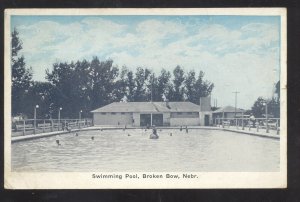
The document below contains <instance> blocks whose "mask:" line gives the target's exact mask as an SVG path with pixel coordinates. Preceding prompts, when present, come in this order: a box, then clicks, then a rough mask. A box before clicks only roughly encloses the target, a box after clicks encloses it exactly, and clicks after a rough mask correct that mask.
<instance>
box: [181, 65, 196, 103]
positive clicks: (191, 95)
mask: <svg viewBox="0 0 300 202" xmlns="http://www.w3.org/2000/svg"><path fill="white" fill-rule="evenodd" d="M184 84H185V93H186V97H187V99H188V100H189V101H190V102H193V103H196V102H197V101H198V99H199V98H198V97H197V92H196V89H195V87H196V73H195V71H193V70H192V71H189V72H188V73H187V75H186V77H185V81H184Z"/></svg>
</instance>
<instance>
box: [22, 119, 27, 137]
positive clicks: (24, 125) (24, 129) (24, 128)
mask: <svg viewBox="0 0 300 202" xmlns="http://www.w3.org/2000/svg"><path fill="white" fill-rule="evenodd" d="M25 131H26V123H25V119H24V120H23V135H25Z"/></svg>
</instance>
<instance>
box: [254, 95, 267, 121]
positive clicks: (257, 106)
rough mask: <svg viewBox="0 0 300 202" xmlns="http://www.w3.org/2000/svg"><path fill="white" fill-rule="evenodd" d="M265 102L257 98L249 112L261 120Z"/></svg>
mask: <svg viewBox="0 0 300 202" xmlns="http://www.w3.org/2000/svg"><path fill="white" fill-rule="evenodd" d="M265 102H266V100H265V99H263V98H262V97H259V98H257V100H256V101H255V102H254V104H253V106H252V108H251V111H252V113H253V115H254V116H255V117H256V118H262V115H263V114H265V109H266V107H265V105H264V103H265Z"/></svg>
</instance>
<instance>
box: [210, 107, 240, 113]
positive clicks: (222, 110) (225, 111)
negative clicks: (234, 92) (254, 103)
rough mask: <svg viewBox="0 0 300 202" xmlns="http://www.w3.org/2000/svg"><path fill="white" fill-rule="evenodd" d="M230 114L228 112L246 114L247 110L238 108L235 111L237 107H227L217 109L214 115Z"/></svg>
mask: <svg viewBox="0 0 300 202" xmlns="http://www.w3.org/2000/svg"><path fill="white" fill-rule="evenodd" d="M223 112H224V113H228V112H232V113H234V112H237V113H241V112H245V110H243V109H240V108H237V109H236V111H235V107H232V106H226V107H222V108H220V109H217V110H216V111H213V112H212V113H223Z"/></svg>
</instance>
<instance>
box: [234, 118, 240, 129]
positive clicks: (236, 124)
mask: <svg viewBox="0 0 300 202" xmlns="http://www.w3.org/2000/svg"><path fill="white" fill-rule="evenodd" d="M235 126H236V129H239V126H238V119H237V118H235Z"/></svg>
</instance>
